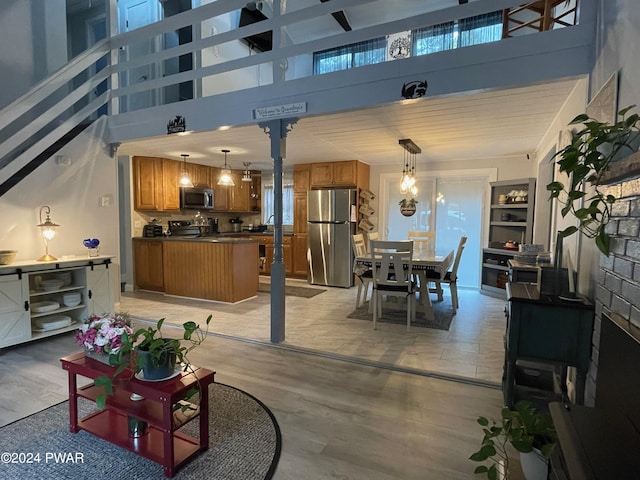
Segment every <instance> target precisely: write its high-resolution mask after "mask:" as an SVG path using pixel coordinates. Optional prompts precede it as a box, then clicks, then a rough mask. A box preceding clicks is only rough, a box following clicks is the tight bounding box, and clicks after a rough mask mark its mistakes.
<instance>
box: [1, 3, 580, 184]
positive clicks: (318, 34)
mask: <svg viewBox="0 0 640 480" xmlns="http://www.w3.org/2000/svg"><path fill="white" fill-rule="evenodd" d="M546 1H547V0H541V1H540V2H533V3H545V2H546ZM570 2H573V4H572V5H575V3H576V2H577V0H570ZM239 3H240V4H241V5H242V6H244V5H245V3H244V2H238V1H237V0H217V1H213V2H211V3H207V4H205V5H203V6H201V7H198V8H195V9H192V10H189V11H186V12H183V13H180V14H178V15H175V16H172V17H169V18H166V19H164V20H162V21H160V22H157V23H153V24H150V25H147V26H144V27H141V28H139V29H136V30H133V31H130V32H127V33H123V34H120V35H116V36H113V37H111V38H109V39H107V40H104V41H102V42H100V43H98V44H96V45H94V46H93V47H92V48H91V49H89V50H88V51H86V52H84V53H83V54H81V55H80V56H78V57H76V58H74V59H73V60H71V61H70V62H69V63H68V64H67V65H65V66H64V67H63V68H61V69H60V70H59V71H57V72H55V73H54V74H53V75H51V76H50V77H49V78H47V79H45V80H44V81H42V82H40V83H39V84H38V85H36V86H35V87H34V88H33V89H32V90H31V91H30V92H29V93H27V94H26V95H23V96H22V97H20V98H19V99H17V100H16V101H15V102H13V103H12V104H11V105H9V106H7V107H6V108H4V109H3V110H2V111H0V195H1V194H2V193H3V190H2V187H1V186H2V185H5V184H6V182H7V181H8V180H9V179H11V178H12V177H13V178H14V180H15V176H16V175H20V172H21V171H22V172H25V171H28V170H29V165H30V164H31V163H32V162H33V161H34V159H35V158H36V157H38V156H39V155H41V154H42V153H43V152H45V151H46V149H47V148H48V147H49V146H51V145H52V144H53V143H55V142H56V141H57V140H58V139H60V138H61V137H63V136H64V135H65V134H66V133H67V132H69V131H70V130H72V129H73V128H74V127H76V126H77V125H79V124H81V123H82V122H86V121H87V120H91V119H92V118H95V117H96V116H97V115H99V114H102V113H108V114H109V115H112V116H117V115H119V114H121V113H125V112H133V111H137V110H143V109H147V108H151V107H154V106H158V105H164V104H170V103H174V102H179V101H183V100H190V99H199V98H205V97H214V96H217V95H223V94H227V93H230V92H238V91H240V90H243V89H253V88H256V87H264V86H277V85H287V82H291V81H294V80H300V79H303V78H308V77H311V76H313V53H314V52H317V51H321V50H328V49H332V48H336V47H339V46H342V45H349V44H353V43H357V42H365V41H367V40H371V39H374V38H378V37H385V36H387V35H393V34H396V33H398V32H406V31H410V30H415V29H418V28H421V27H425V26H429V25H436V24H443V23H446V22H456V21H459V20H460V19H463V18H469V17H474V16H477V15H482V14H487V13H491V12H495V11H498V10H503V11H508V10H509V9H517V8H519V7H520V6H521V5H522V4H523V0H480V1H475V2H474V1H472V2H470V3H467V4H463V5H459V6H458V4H457V2H452V4H454V5H455V6H451V7H449V8H444V9H440V10H435V11H423V12H420V13H417V14H416V12H414V11H402V10H401V9H392V10H391V11H389V8H388V5H389V3H391V2H389V1H388V0H332V1H331V2H318V3H317V4H315V3H314V4H313V5H312V6H310V7H306V8H298V9H290V10H288V11H279V8H280V4H286V2H263V4H264V8H265V10H264V12H263V13H265V14H266V17H268V18H267V19H266V20H264V21H260V22H258V23H253V24H250V25H247V26H243V27H240V26H239V20H240V10H239V7H238V4H239ZM290 3H291V4H292V5H296V2H290ZM424 3H425V4H429V3H430V2H424ZM435 3H438V2H435ZM556 3H557V2H556ZM562 3H564V1H563V2H562ZM554 8H556V10H557V9H558V8H563V6H562V5H555V6H554ZM344 9H349V10H350V11H354V12H357V11H359V9H362V11H364V10H366V9H368V10H370V11H377V10H380V11H387V12H389V13H388V14H387V15H386V16H385V18H381V19H379V20H375V19H373V17H374V16H373V17H372V16H368V18H370V21H369V23H367V24H363V25H360V26H358V27H357V28H354V29H353V30H352V31H343V30H342V28H340V27H339V25H338V24H337V23H336V22H333V19H332V17H331V14H332V13H333V12H336V11H340V10H344ZM267 10H268V11H267ZM555 12H556V13H555V14H554V15H555V16H560V14H561V13H562V12H558V11H555ZM573 13H574V15H576V12H575V9H574V10H573ZM505 18H506V17H505ZM562 18H566V16H562ZM577 20H578V19H577V18H576V19H575V21H574V23H577ZM326 22H329V25H330V26H331V28H328V29H326V31H318V30H317V29H316V28H315V25H317V24H325V23H326ZM554 25H555V26H556V27H557V26H558V24H554ZM312 26H313V27H314V28H312ZM181 29H189V30H190V31H191V33H192V39H191V41H189V42H188V43H183V44H179V40H178V41H176V38H178V37H177V36H178V32H179V31H180V30H181ZM522 30H524V29H522ZM265 31H271V32H272V42H273V44H272V49H271V50H267V51H263V52H257V51H256V50H255V49H252V48H250V47H249V46H248V45H247V43H246V41H245V40H244V39H246V38H248V37H252V36H254V35H259V34H261V33H263V32H265ZM312 33H313V36H312V38H310V35H311V34H312ZM531 33H536V32H534V31H533V30H532V31H531ZM505 36H506V35H505ZM171 38H172V39H174V41H173V44H176V46H173V47H171V48H163V45H165V44H166V43H167V39H171ZM503 41H505V42H508V41H512V39H506V40H503ZM498 43H500V42H498ZM99 60H100V61H101V64H106V66H105V67H104V68H102V69H101V70H99V71H97V72H96V65H97V64H98V63H97V62H98V61H99ZM185 65H187V66H188V67H187V68H185ZM32 166H33V165H32ZM31 169H32V168H31ZM5 191H6V189H5Z"/></svg>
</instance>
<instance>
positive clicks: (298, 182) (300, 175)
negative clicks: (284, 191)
mask: <svg viewBox="0 0 640 480" xmlns="http://www.w3.org/2000/svg"><path fill="white" fill-rule="evenodd" d="M310 188H311V164H308V163H307V164H301V165H294V166H293V193H294V194H299V195H302V194H304V195H305V196H306V195H307V192H308V191H309V189H310Z"/></svg>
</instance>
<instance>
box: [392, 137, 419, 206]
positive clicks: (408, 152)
mask: <svg viewBox="0 0 640 480" xmlns="http://www.w3.org/2000/svg"><path fill="white" fill-rule="evenodd" d="M398 143H399V144H400V145H401V146H402V148H403V149H404V158H403V165H402V179H401V181H400V192H401V193H403V194H407V193H410V194H411V195H413V196H415V195H416V194H417V193H418V187H417V186H416V155H417V154H419V153H422V150H421V149H420V147H418V146H417V145H416V144H415V143H413V141H412V140H411V139H410V138H402V139H400V140H398Z"/></svg>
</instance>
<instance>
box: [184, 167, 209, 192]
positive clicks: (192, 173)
mask: <svg viewBox="0 0 640 480" xmlns="http://www.w3.org/2000/svg"><path fill="white" fill-rule="evenodd" d="M211 170H212V169H211V167H208V166H207V165H199V164H197V163H188V164H187V172H188V173H189V177H190V178H191V183H193V186H194V187H207V188H210V187H211V185H212V183H211Z"/></svg>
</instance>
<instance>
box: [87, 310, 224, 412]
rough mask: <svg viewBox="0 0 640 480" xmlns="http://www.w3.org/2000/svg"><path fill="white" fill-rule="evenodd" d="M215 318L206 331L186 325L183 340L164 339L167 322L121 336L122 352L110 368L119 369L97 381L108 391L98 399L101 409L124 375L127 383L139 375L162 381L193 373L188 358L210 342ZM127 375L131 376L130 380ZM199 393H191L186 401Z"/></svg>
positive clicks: (113, 355)
mask: <svg viewBox="0 0 640 480" xmlns="http://www.w3.org/2000/svg"><path fill="white" fill-rule="evenodd" d="M211 318H212V316H211V315H209V316H208V317H207V319H206V321H205V323H206V328H205V330H202V329H201V328H200V326H199V325H198V324H196V323H195V322H193V321H189V322H185V323H183V324H182V329H183V332H182V338H181V339H176V338H166V337H163V335H162V330H161V329H162V325H163V323H164V318H161V319H160V320H158V321H157V323H156V325H155V326H154V327H146V328H139V329H137V330H135V331H134V332H132V333H131V330H130V329H126V330H124V331H122V332H120V333H121V335H120V340H119V342H118V343H119V344H120V345H119V348H118V349H117V351H115V352H113V351H112V352H111V355H109V365H111V366H114V367H116V368H115V370H114V372H113V374H112V375H111V376H108V375H102V376H100V377H97V378H96V379H95V381H94V383H95V385H96V386H102V387H104V393H102V394H99V395H98V396H97V398H96V405H97V406H98V408H101V409H102V408H104V406H105V403H106V399H107V396H108V395H111V394H113V380H114V379H115V378H116V377H118V376H120V375H125V378H124V380H125V381H126V380H127V379H130V378H131V377H133V376H134V375H136V376H138V375H139V374H141V377H139V378H142V379H146V380H159V379H163V378H166V377H169V376H170V375H171V374H173V373H174V372H176V369H178V368H179V369H180V370H181V371H184V372H190V373H193V368H192V366H191V362H190V361H189V358H188V354H189V353H190V352H191V351H192V350H193V349H194V348H196V347H197V346H199V345H200V344H202V342H204V341H205V339H206V338H207V333H208V331H209V323H210V322H211ZM126 372H129V375H128V376H127V375H126ZM149 372H152V373H149ZM196 392H197V390H194V391H190V392H188V393H187V397H185V400H186V401H188V400H189V399H190V398H191V397H192V396H193V395H194V394H195V393H196ZM178 407H179V408H181V406H180V405H179V406H178Z"/></svg>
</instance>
